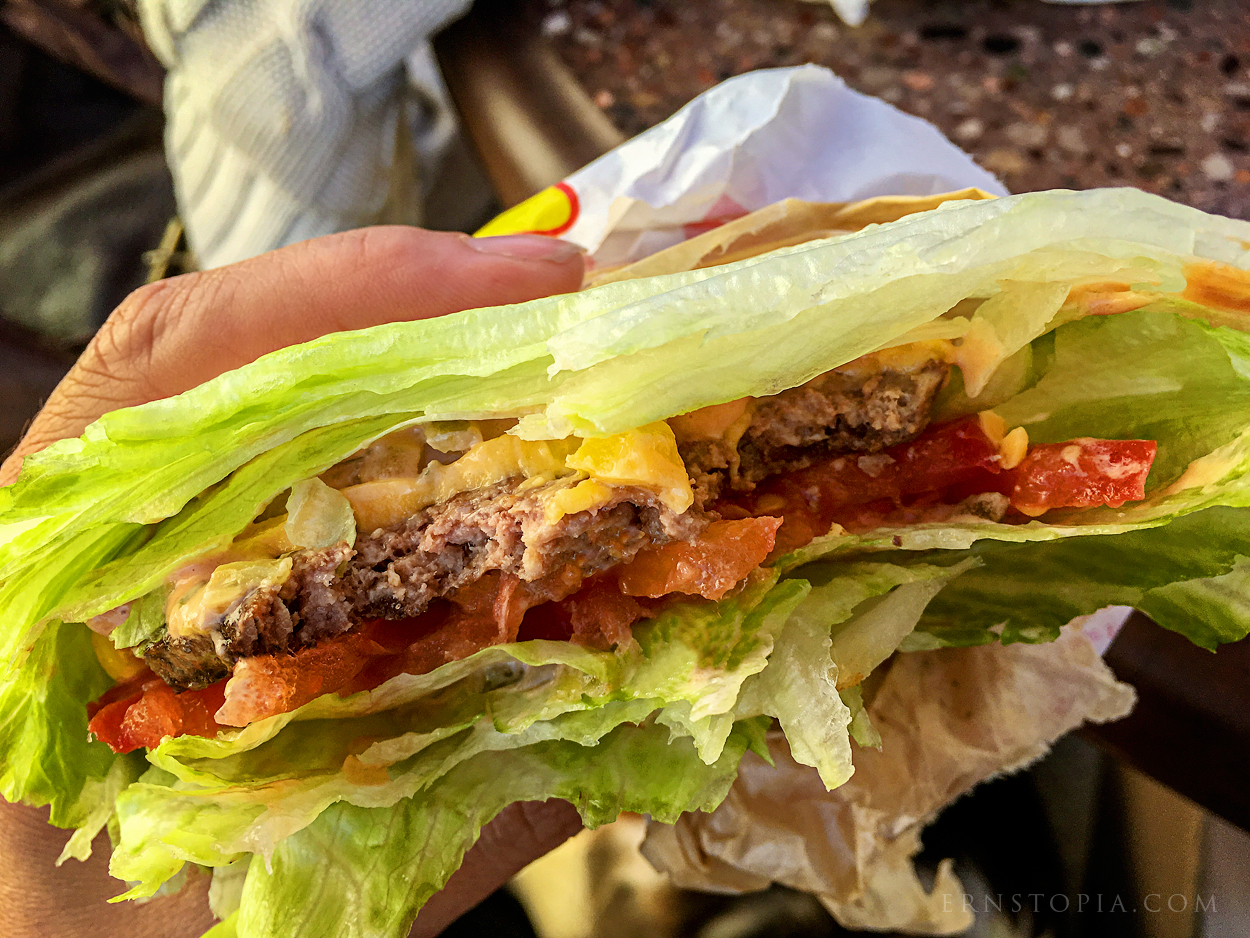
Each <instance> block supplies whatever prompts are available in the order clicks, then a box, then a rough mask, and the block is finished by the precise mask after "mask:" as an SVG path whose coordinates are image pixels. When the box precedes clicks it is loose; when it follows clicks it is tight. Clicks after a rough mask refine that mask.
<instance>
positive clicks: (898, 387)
mask: <svg viewBox="0 0 1250 938" xmlns="http://www.w3.org/2000/svg"><path fill="white" fill-rule="evenodd" d="M949 370H950V367H949V366H948V365H947V364H945V363H944V362H941V361H931V362H929V363H927V364H925V365H923V366H921V367H920V368H916V369H909V370H906V371H901V370H896V369H892V368H889V367H886V368H883V369H882V370H881V371H879V372H877V373H875V374H873V375H871V376H870V377H868V378H867V379H865V378H864V377H863V376H862V375H860V374H856V373H853V372H841V371H837V370H834V371H830V372H827V373H826V374H823V375H820V376H819V377H817V378H814V379H813V380H811V381H809V382H808V383H807V384H804V385H802V386H801V387H797V388H791V389H790V390H788V391H782V392H781V393H780V394H775V395H773V396H772V397H762V398H757V399H756V400H755V401H754V402H753V404H752V411H751V418H750V419H751V422H750V424H749V426H748V427H747V428H746V431H745V432H744V433H743V434H742V436H741V437H740V438H739V440H738V442H737V445H736V446H735V445H733V444H732V443H727V442H726V441H725V440H698V441H693V442H687V443H680V444H679V445H678V449H679V451H680V453H681V458H682V459H683V460H684V461H685V463H686V471H687V472H688V473H689V474H690V478H691V480H692V481H693V482H694V488H695V504H697V505H701V506H702V505H709V504H711V503H712V502H714V501H715V500H716V499H717V498H718V497H719V496H720V494H721V493H722V492H723V491H724V490H725V489H726V487H727V488H729V489H730V490H732V491H735V492H749V491H751V490H752V489H754V488H755V486H756V485H757V484H758V483H759V482H761V481H763V480H764V479H766V478H768V477H769V476H771V475H775V474H776V473H779V472H786V471H789V470H793V469H804V468H806V467H807V466H810V465H811V464H812V463H813V462H815V461H816V460H818V459H822V458H828V457H832V456H840V455H844V454H847V453H876V452H880V451H881V450H883V449H886V448H888V447H890V446H894V445H895V444H898V443H903V442H906V441H907V440H910V439H913V438H915V437H916V435H917V434H919V433H920V431H921V430H923V429H924V428H925V426H926V425H927V424H928V422H929V413H930V411H931V410H932V408H933V401H934V398H936V397H937V393H938V391H940V390H941V388H942V384H943V382H944V381H945V380H946V375H947V373H948V372H949Z"/></svg>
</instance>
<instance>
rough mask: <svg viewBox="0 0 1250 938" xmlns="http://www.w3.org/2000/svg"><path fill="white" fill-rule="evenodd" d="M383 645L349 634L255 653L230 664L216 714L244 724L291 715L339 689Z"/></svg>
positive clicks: (224, 721)
mask: <svg viewBox="0 0 1250 938" xmlns="http://www.w3.org/2000/svg"><path fill="white" fill-rule="evenodd" d="M385 652H386V649H385V648H383V647H382V646H381V645H379V644H378V643H377V642H374V641H372V640H371V639H370V638H369V637H368V636H367V635H364V634H361V633H349V634H347V635H340V636H338V637H336V638H331V639H327V640H326V641H323V642H321V643H319V644H317V645H313V646H311V647H309V648H301V649H299V650H298V651H297V652H295V654H293V655H257V656H255V657H253V658H244V659H242V660H241V661H239V662H237V663H236V664H235V666H234V672H233V673H232V674H231V676H230V679H229V680H228V681H227V682H226V690H225V701H224V703H222V705H221V708H220V709H219V710H217V711H216V714H215V718H216V720H217V721H218V722H219V723H222V724H225V725H227V726H247V725H248V724H249V723H255V722H256V721H257V720H263V719H264V718H265V717H271V716H274V715H276V714H279V713H289V712H290V711H292V710H295V709H298V708H299V707H302V706H303V705H304V704H306V703H308V702H309V701H311V700H314V699H316V698H317V697H320V696H321V695H322V694H329V693H332V692H333V691H336V690H339V689H340V688H341V687H343V686H344V685H346V684H347V683H348V682H349V681H350V680H351V679H352V678H354V677H355V676H356V675H357V674H359V673H360V672H361V670H362V669H363V668H364V666H365V665H366V664H367V663H368V662H369V660H370V658H372V657H373V656H374V655H379V654H385Z"/></svg>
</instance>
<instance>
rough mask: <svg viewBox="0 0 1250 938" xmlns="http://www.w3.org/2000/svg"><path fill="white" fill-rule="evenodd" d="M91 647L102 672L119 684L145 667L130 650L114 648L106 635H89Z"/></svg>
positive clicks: (93, 633) (94, 633) (95, 633)
mask: <svg viewBox="0 0 1250 938" xmlns="http://www.w3.org/2000/svg"><path fill="white" fill-rule="evenodd" d="M91 647H92V649H93V650H94V651H95V657H96V660H97V661H99V662H100V667H102V668H103V669H104V672H105V673H106V674H107V675H108V676H109V677H111V678H112V679H113V680H115V681H117V682H118V683H119V684H120V683H121V682H123V681H128V680H130V679H131V678H132V677H134V676H135V675H136V674H138V673H139V672H140V671H142V670H143V668H144V667H145V665H144V663H143V662H142V661H140V660H139V659H138V658H136V657H135V654H134V651H133V650H132V649H130V648H114V647H113V642H112V641H111V640H110V639H109V637H108V636H107V635H101V634H100V633H99V632H92V633H91Z"/></svg>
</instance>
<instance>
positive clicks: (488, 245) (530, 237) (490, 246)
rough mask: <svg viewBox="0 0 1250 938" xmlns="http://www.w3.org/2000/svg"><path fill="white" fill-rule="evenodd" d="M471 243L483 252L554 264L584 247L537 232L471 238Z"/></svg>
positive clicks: (567, 258) (474, 247) (561, 261)
mask: <svg viewBox="0 0 1250 938" xmlns="http://www.w3.org/2000/svg"><path fill="white" fill-rule="evenodd" d="M469 245H470V246H471V247H472V248H473V249H474V250H475V251H481V252H482V253H483V254H501V255H503V256H504V257H516V258H519V259H521V260H527V261H551V262H552V263H554V264H563V263H564V262H565V261H568V260H572V259H573V258H574V257H576V256H577V255H579V254H581V253H583V251H582V248H581V247H580V246H579V245H576V244H573V243H572V242H569V241H561V240H560V239H559V238H549V237H547V236H546V235H537V234H515V235H495V236H493V237H490V238H470V239H469Z"/></svg>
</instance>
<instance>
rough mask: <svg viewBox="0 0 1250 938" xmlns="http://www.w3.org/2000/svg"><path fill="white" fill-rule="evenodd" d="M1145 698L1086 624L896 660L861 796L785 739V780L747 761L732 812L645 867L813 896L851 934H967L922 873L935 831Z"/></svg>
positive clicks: (687, 824) (718, 814) (679, 835)
mask: <svg viewBox="0 0 1250 938" xmlns="http://www.w3.org/2000/svg"><path fill="white" fill-rule="evenodd" d="M1134 699H1135V695H1134V693H1133V689H1132V688H1131V687H1129V686H1128V685H1127V684H1121V683H1119V682H1118V681H1116V679H1115V677H1114V675H1113V674H1112V673H1111V670H1110V668H1108V667H1107V666H1106V665H1105V664H1104V663H1103V661H1102V659H1101V658H1100V657H1099V654H1098V650H1097V649H1096V648H1095V647H1094V645H1093V643H1092V642H1091V641H1090V639H1089V638H1088V637H1087V636H1086V635H1085V634H1084V633H1083V632H1082V631H1081V629H1080V627H1079V626H1076V625H1073V626H1068V627H1067V628H1065V629H1064V632H1063V635H1062V637H1061V638H1060V639H1059V640H1058V641H1056V642H1054V643H1051V644H1045V645H1024V644H1016V645H1006V646H1004V645H997V644H995V645H986V646H983V647H979V648H960V649H943V650H939V651H929V652H918V653H913V654H905V655H898V656H896V657H895V659H894V661H893V664H892V666H891V667H890V669H889V671H888V672H887V673H886V675H885V677H884V679H883V681H882V683H881V685H880V687H879V688H878V689H877V693H876V696H875V697H874V698H873V700H872V702H871V704H870V705H869V707H868V711H869V714H870V716H871V718H872V722H873V724H874V725H875V726H876V728H877V730H878V731H879V732H880V734H881V740H882V746H881V749H880V750H873V749H862V748H861V749H859V750H858V751H857V752H856V755H855V774H854V775H853V776H852V777H851V780H850V781H849V782H847V783H846V784H845V785H843V786H842V787H840V788H837V789H835V790H834V791H826V790H825V787H824V785H823V784H821V781H820V779H819V778H818V777H817V774H816V772H815V770H814V769H811V768H809V767H807V766H803V765H799V764H798V763H796V762H795V761H794V760H793V759H792V758H791V757H790V752H789V750H788V748H787V747H786V743H785V739H784V737H782V736H781V734H779V733H777V734H773V735H772V736H771V737H770V739H769V749H770V751H771V753H772V757H773V759H774V761H775V762H776V767H775V768H773V767H770V766H769V765H768V764H767V763H765V762H764V760H763V759H761V758H759V757H758V756H756V755H754V754H753V753H748V754H747V757H746V758H745V759H744V760H743V762H742V766H741V769H740V770H739V775H738V780H737V781H736V782H735V783H734V786H733V788H732V789H731V790H730V792H729V796H728V798H726V799H725V801H724V803H723V804H722V805H721V806H720V807H719V808H717V809H716V810H715V811H713V812H712V813H711V814H701V813H700V814H687V815H684V816H683V817H682V818H681V819H680V820H679V821H678V822H677V824H676V825H675V826H671V827H670V826H667V825H663V824H654V823H653V824H651V825H650V826H649V828H648V831H647V839H646V841H645V842H644V843H643V846H642V852H643V855H644V856H646V857H647V859H649V860H650V861H651V862H652V863H653V864H654V865H655V866H656V867H657V868H658V869H661V870H664V871H665V872H667V873H668V874H669V876H670V877H671V878H672V880H673V881H674V882H675V883H676V884H677V885H679V886H684V887H688V888H692V889H703V890H711V891H715V892H745V891H750V890H755V889H763V888H764V887H766V886H767V885H768V884H769V883H771V882H778V883H784V884H785V885H787V886H792V887H794V888H796V889H801V890H804V891H806V892H810V893H813V894H815V895H816V896H817V897H819V898H820V900H821V902H822V903H823V904H824V905H825V907H826V908H828V909H829V911H830V913H832V914H833V916H834V917H835V918H836V919H837V920H838V921H839V922H840V923H841V924H842V925H844V926H845V927H848V928H867V929H880V930H886V929H895V930H900V931H907V932H910V933H913V934H925V935H950V934H955V933H958V932H960V931H963V930H964V929H966V928H968V927H969V926H970V925H971V924H972V914H971V913H970V912H969V911H967V910H966V908H965V906H964V903H963V900H962V893H963V889H962V887H961V886H960V884H959V881H958V880H957V879H956V877H955V876H954V874H953V873H952V871H951V868H950V864H949V862H943V863H942V864H941V866H940V867H939V869H938V875H937V879H936V882H935V883H934V887H933V889H932V891H931V892H926V891H925V889H924V886H923V885H922V884H921V882H920V880H919V879H917V877H916V873H915V870H914V868H913V866H912V862H911V858H912V857H913V856H914V855H915V854H916V853H917V852H918V851H919V850H920V832H921V830H922V829H923V827H924V825H925V824H926V823H927V822H928V821H930V820H932V818H933V817H934V816H935V815H936V814H937V812H938V811H939V810H940V809H941V808H942V807H943V806H944V805H946V804H948V803H949V802H951V801H952V800H954V799H955V798H957V797H958V796H959V795H961V794H963V793H964V792H966V791H968V790H969V789H970V788H972V787H973V786H974V785H976V784H977V783H978V782H982V781H984V780H986V779H988V778H991V777H993V776H995V775H1000V774H1002V773H1005V772H1013V771H1016V770H1018V769H1021V768H1023V767H1024V766H1026V765H1028V764H1029V763H1031V762H1033V761H1034V760H1035V759H1037V758H1039V757H1040V756H1042V755H1043V754H1044V753H1045V752H1046V750H1047V749H1048V748H1049V746H1050V744H1051V743H1052V742H1054V741H1055V740H1056V739H1058V738H1059V737H1060V736H1062V735H1063V734H1064V733H1067V732H1068V731H1070V730H1072V729H1074V728H1076V727H1077V726H1080V725H1081V724H1082V723H1084V722H1097V723H1101V722H1106V721H1109V720H1117V719H1119V718H1121V717H1123V716H1125V715H1126V714H1127V713H1128V712H1129V710H1131V709H1132V706H1133V702H1134Z"/></svg>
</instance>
